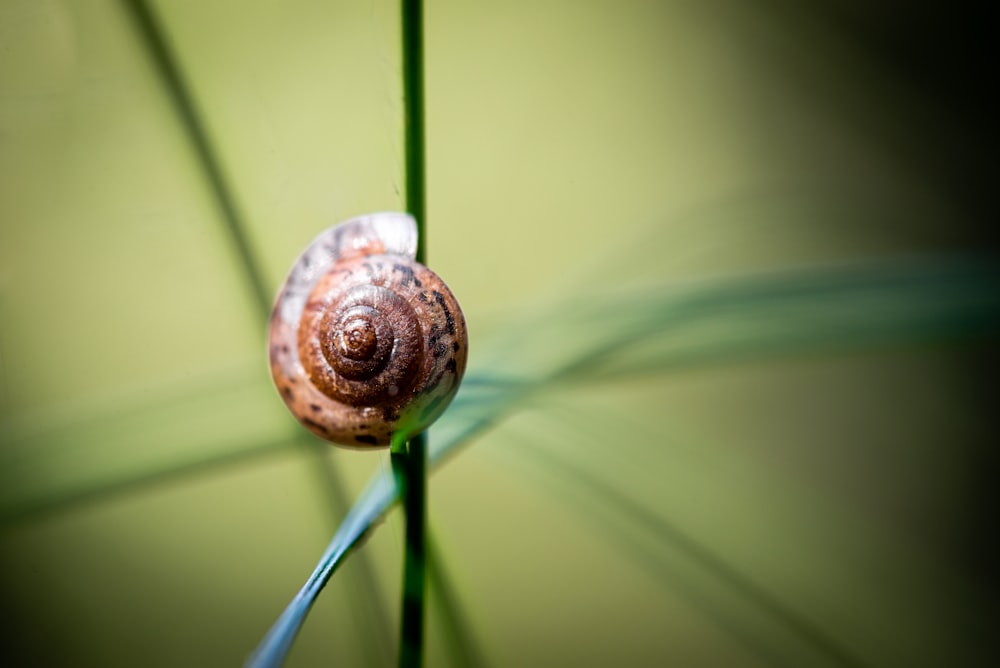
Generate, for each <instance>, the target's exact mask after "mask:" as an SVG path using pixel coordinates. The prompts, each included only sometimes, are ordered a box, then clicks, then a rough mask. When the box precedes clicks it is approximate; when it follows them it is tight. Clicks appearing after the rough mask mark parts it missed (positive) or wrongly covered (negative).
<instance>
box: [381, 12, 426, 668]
mask: <svg viewBox="0 0 1000 668" xmlns="http://www.w3.org/2000/svg"><path fill="white" fill-rule="evenodd" d="M401 14H402V20H403V135H404V139H403V143H404V144H405V146H406V158H405V169H406V175H405V178H406V211H407V212H408V213H409V214H410V215H411V216H413V217H414V219H416V221H417V262H420V263H421V264H424V263H426V262H427V259H426V258H427V254H426V248H427V238H426V231H427V226H426V217H427V202H426V198H425V196H426V192H427V184H426V171H425V170H426V153H425V145H424V38H423V31H424V17H423V3H422V1H421V0H402V6H401ZM390 458H391V460H392V470H393V472H394V474H395V475H396V479H397V481H398V482H399V486H400V488H401V490H402V494H401V496H402V499H403V511H404V513H405V514H406V553H405V557H404V564H403V610H402V615H401V617H402V620H401V631H400V643H399V665H400V667H401V668H411V667H415V666H422V665H423V658H424V652H423V647H424V608H425V607H426V604H425V598H426V596H425V591H426V588H427V585H426V553H425V548H426V546H425V544H424V531H425V524H426V522H427V439H426V437H425V436H424V435H423V434H420V435H418V436H416V437H414V438H412V439H410V441H409V449H408V450H407V447H406V444H405V443H404V442H402V441H400V442H398V443H397V442H393V444H392V450H391V454H390Z"/></svg>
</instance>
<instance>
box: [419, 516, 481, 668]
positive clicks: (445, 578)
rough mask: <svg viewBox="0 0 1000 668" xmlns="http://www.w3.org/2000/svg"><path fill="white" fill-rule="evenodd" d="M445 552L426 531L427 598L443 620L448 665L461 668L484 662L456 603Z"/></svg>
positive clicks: (476, 665)
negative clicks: (429, 593) (449, 662)
mask: <svg viewBox="0 0 1000 668" xmlns="http://www.w3.org/2000/svg"><path fill="white" fill-rule="evenodd" d="M449 572H450V571H449V569H448V567H447V566H446V565H445V560H444V554H443V551H442V550H441V545H440V543H439V542H438V541H437V540H436V539H435V538H434V532H432V531H428V532H427V583H428V586H429V587H430V592H431V596H430V601H431V603H435V604H436V606H435V607H436V608H437V610H438V611H439V613H440V617H441V622H442V627H443V628H442V635H444V637H445V640H446V642H447V647H448V650H449V652H450V653H451V665H453V666H462V667H463V668H482V667H483V666H485V665H486V662H485V661H484V660H483V654H482V652H481V651H480V650H479V647H478V646H477V644H476V642H475V638H474V637H473V634H472V630H471V629H470V628H469V625H468V624H467V623H466V615H465V613H464V611H463V610H462V606H461V605H460V604H459V599H458V595H457V594H456V592H455V587H454V585H453V583H452V582H451V578H450V577H449V575H448V573H449Z"/></svg>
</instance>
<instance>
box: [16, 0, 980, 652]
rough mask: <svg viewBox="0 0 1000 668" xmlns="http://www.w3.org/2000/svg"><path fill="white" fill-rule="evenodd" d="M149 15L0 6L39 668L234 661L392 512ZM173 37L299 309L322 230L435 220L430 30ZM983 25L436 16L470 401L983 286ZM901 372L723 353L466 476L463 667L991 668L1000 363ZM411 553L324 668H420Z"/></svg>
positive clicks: (957, 358)
mask: <svg viewBox="0 0 1000 668" xmlns="http://www.w3.org/2000/svg"><path fill="white" fill-rule="evenodd" d="M135 4H136V3H132V2H111V1H99V0H80V1H73V2H71V1H69V0H0V372H2V376H0V444H2V447H0V560H2V569H0V606H2V607H0V611H2V614H3V618H4V621H3V625H2V628H3V633H4V639H3V645H4V655H5V657H9V658H10V660H11V665H66V666H69V665H72V666H136V665H144V666H159V665H164V666H165V665H192V666H194V665H204V666H217V665H237V664H239V663H240V662H242V660H243V659H244V658H245V657H246V655H247V654H248V653H249V652H250V651H251V649H252V648H253V647H254V646H255V645H256V643H257V642H258V640H259V639H260V637H261V636H262V635H263V633H264V632H265V630H266V629H267V627H268V626H269V624H270V623H271V622H272V621H273V620H274V618H275V617H276V616H277V615H278V613H279V612H280V610H281V609H282V608H283V606H284V605H285V604H286V603H287V602H288V600H289V599H290V598H291V596H292V595H293V593H294V592H295V591H296V590H297V588H298V587H299V586H300V585H301V583H302V582H303V581H304V580H305V578H306V576H307V575H308V573H309V572H310V570H311V568H312V567H313V565H314V563H315V561H316V559H317V558H318V557H319V555H320V554H321V552H322V550H323V549H324V546H325V545H326V542H327V541H328V540H329V538H330V536H331V535H332V533H333V530H334V529H335V527H336V525H337V522H339V520H340V518H341V517H342V516H343V514H344V512H346V509H347V508H348V506H349V504H350V502H351V500H352V499H353V498H354V497H355V496H356V495H357V494H358V492H359V491H360V490H361V488H362V487H363V485H364V484H365V482H366V480H368V478H369V477H370V476H371V475H372V474H376V475H377V474H382V475H387V474H388V464H387V461H386V456H385V455H384V454H381V453H379V454H366V453H357V452H350V451H340V450H336V449H334V448H330V447H328V446H325V445H320V444H317V443H316V442H315V441H313V440H312V439H310V438H309V437H307V436H306V435H304V434H302V432H301V430H300V429H299V428H298V427H297V425H296V423H295V422H294V421H293V420H292V418H291V417H290V416H289V415H287V414H286V412H285V408H284V406H283V405H282V403H281V402H280V401H279V400H278V398H277V396H276V395H275V393H274V391H273V390H272V388H271V386H270V381H269V378H268V376H267V368H266V361H265V354H264V350H265V348H264V338H263V337H264V329H265V328H264V322H265V316H264V315H263V314H262V313H261V311H260V309H259V307H258V304H257V302H256V301H255V297H254V292H253V289H252V285H251V284H250V283H249V282H248V280H247V276H246V273H245V271H244V268H245V265H244V263H243V261H242V259H241V256H240V254H239V252H238V249H236V248H235V247H234V244H233V237H232V235H231V233H230V230H229V228H227V226H226V224H225V220H224V216H223V215H222V214H221V213H220V208H219V205H218V201H217V199H216V197H215V194H214V192H213V189H212V187H211V183H210V182H209V180H208V179H207V178H206V172H205V170H204V165H203V163H202V162H201V161H200V160H199V157H198V154H197V151H196V150H195V148H194V146H193V144H192V141H191V137H190V134H189V133H188V132H187V130H186V127H185V125H184V123H183V121H182V119H181V118H180V116H179V114H178V109H177V106H176V104H175V100H174V99H173V98H172V97H171V95H170V91H169V87H168V86H167V85H165V82H164V80H163V78H162V76H161V73H160V71H159V70H158V69H157V66H156V61H155V58H154V57H153V56H154V55H155V54H153V53H152V52H151V50H150V48H149V47H150V45H149V42H148V39H147V37H145V36H144V33H143V31H142V29H141V26H140V24H139V23H138V22H137V21H136V18H135V16H136V14H135V11H134V9H135ZM150 5H151V8H152V11H153V14H154V16H155V17H157V19H158V21H159V26H160V27H161V29H162V30H163V33H164V34H165V35H166V37H167V40H168V41H167V44H168V46H169V48H170V50H171V52H172V53H173V54H174V56H176V58H177V63H178V66H179V68H180V71H181V72H182V73H183V75H184V77H185V81H186V84H187V85H188V87H189V89H190V92H191V95H192V99H193V100H194V103H195V106H196V109H197V111H198V113H199V116H200V120H201V122H202V123H203V127H204V129H205V132H206V137H207V141H208V143H209V145H210V148H211V150H212V151H213V154H214V155H215V156H216V158H217V160H218V163H219V165H220V167H221V176H222V178H223V180H224V181H225V182H226V184H227V185H228V187H229V188H230V189H231V192H232V194H233V201H234V203H235V215H236V217H237V218H238V219H239V220H240V221H241V222H242V224H243V225H244V227H245V230H246V232H247V235H246V238H247V240H248V250H249V252H250V254H251V255H252V256H253V257H254V258H255V261H256V262H257V263H258V264H259V267H260V272H261V276H262V277H263V280H264V283H265V287H266V289H267V290H268V291H269V292H270V293H273V291H275V290H276V289H277V287H278V285H279V284H280V282H281V280H283V278H284V274H285V272H286V271H287V269H288V268H289V266H290V265H291V262H292V261H293V260H294V258H295V257H296V255H297V253H298V252H299V251H300V250H301V249H302V248H303V247H304V246H305V244H306V243H308V241H309V240H310V239H312V237H314V236H315V235H316V234H317V233H318V232H319V231H320V230H321V229H323V228H324V227H326V226H329V225H331V224H333V223H335V222H337V221H340V220H343V219H345V218H348V217H350V216H353V215H356V214H358V213H364V212H369V211H375V210H389V209H391V210H398V209H400V208H401V207H402V203H401V195H400V191H401V189H402V174H401V169H402V142H401V131H400V114H401V106H400V90H399V89H400V86H399V64H398V63H399V59H400V54H399V37H398V32H399V30H398V11H397V7H396V5H395V3H393V2H384V1H382V0H379V1H377V2H362V1H357V0H352V1H343V2H310V1H306V0H293V1H288V2H277V1H261V2H236V1H234V0H224V1H223V0H215V1H213V2H186V1H181V0H169V1H168V0H161V1H159V2H155V3H150ZM980 11H981V10H979V9H978V5H974V4H973V3H962V2H960V3H952V4H949V5H947V6H946V5H942V4H931V3H923V4H921V3H916V4H914V3H897V2H877V3H870V2H862V1H860V0H842V1H834V0H812V1H811V2H786V1H784V0H754V1H751V2H747V1H735V0H733V1H725V0H720V1H718V2H709V3H691V2H652V1H650V2H641V1H637V0H636V1H628V2H569V1H551V2H544V3H536V2H503V3H469V2H455V1H447V2H445V1H442V2H435V1H430V2H428V3H427V7H426V48H427V51H426V68H427V103H428V108H427V117H428V133H427V134H428V156H429V164H428V168H429V175H428V181H429V182H428V188H429V191H428V203H429V216H428V218H429V220H428V230H429V232H428V259H429V264H430V266H431V267H432V268H433V269H434V270H435V271H436V272H438V273H439V274H440V275H441V276H443V277H444V278H445V279H446V280H447V281H448V283H449V285H450V286H451V287H452V289H453V290H454V292H455V293H456V295H457V296H458V298H459V299H460V301H461V302H462V304H463V307H464V309H465V313H466V318H467V321H468V323H469V327H470V333H471V337H472V348H471V350H472V358H471V361H470V376H472V375H475V374H479V376H480V377H482V376H485V375H488V374H489V373H491V372H495V371H502V370H504V369H505V368H507V367H508V366H514V367H516V366H517V363H516V359H518V358H519V357H521V356H522V353H523V358H524V359H531V355H532V354H538V352H537V351H535V352H532V351H529V350H524V351H522V350H519V348H518V346H517V345H512V344H511V343H510V342H511V341H514V342H515V343H516V342H518V341H520V342H521V344H522V345H523V346H529V345H530V344H531V340H532V334H533V333H534V332H536V331H542V330H547V329H551V328H552V324H553V322H555V323H556V325H558V322H559V321H560V319H561V318H563V316H564V314H565V311H562V310H560V308H561V307H560V305H564V304H570V303H585V302H586V298H587V297H588V295H590V294H592V292H593V291H597V292H601V293H605V292H607V291H608V290H620V291H622V293H623V294H626V295H638V294H642V290H645V289H648V287H649V286H651V285H652V286H661V285H671V286H684V285H688V284H691V283H693V282H697V281H699V280H702V279H708V278H711V279H713V280H732V281H733V282H734V284H737V285H738V284H740V282H741V281H742V280H743V279H742V278H740V277H742V276H745V275H748V274H759V273H761V272H764V273H767V272H774V271H778V270H781V271H793V270H797V269H800V268H806V267H812V266H825V265H831V264H833V265H839V263H850V262H858V261H865V262H868V263H872V262H874V263H876V264H878V263H882V262H884V263H885V264H886V265H887V266H888V265H891V263H892V262H895V261H896V260H897V259H898V258H904V257H905V258H913V257H925V256H927V255H928V254H947V255H949V256H951V257H955V256H957V257H963V258H964V257H968V256H970V255H975V256H977V257H979V258H982V257H986V258H987V260H989V258H990V257H992V255H991V253H992V252H993V251H995V244H994V243H993V239H992V235H991V234H990V232H989V225H990V224H992V223H993V222H995V219H996V218H995V156H996V153H995V144H994V142H993V139H994V132H995V128H994V125H995V118H996V117H997V114H996V111H997V110H996V106H995V103H993V102H990V101H989V100H988V96H987V94H986V93H987V89H988V88H989V86H988V85H987V82H988V81H989V80H990V78H989V77H990V76H991V74H990V73H989V59H988V58H987V55H988V53H989V52H990V51H992V50H993V46H992V45H993V44H995V41H994V40H995V38H996V30H995V23H993V22H991V21H990V20H988V19H987V18H986V17H985V15H981V14H980ZM956 254H957V255H956ZM864 308H866V305H864V304H858V305H857V309H859V310H860V312H862V313H863V312H864V311H863V309H864ZM567 329H568V331H567V332H565V333H564V334H563V336H566V337H568V339H569V340H571V341H572V340H573V337H574V336H576V335H578V334H579V335H580V336H584V334H585V333H583V332H577V331H575V330H574V329H572V328H567ZM742 334H743V333H742V332H741V331H729V332H726V336H728V337H731V338H732V337H735V338H737V339H738V338H739V337H740V336H741V335H742ZM901 338H902V339H905V341H903V342H902V343H901V344H899V345H893V344H892V342H891V341H890V342H888V343H886V342H882V344H880V345H878V346H858V345H853V344H852V342H850V341H841V340H839V338H838V334H837V332H836V331H834V330H832V331H831V332H830V336H829V341H827V342H826V343H827V344H828V345H827V346H825V347H826V348H829V350H824V349H823V348H822V347H821V348H820V349H818V350H817V349H816V348H813V349H811V351H810V352H809V353H808V354H794V355H793V354H791V353H792V352H793V351H788V353H789V354H782V351H781V350H778V351H771V353H770V354H768V355H763V356H760V357H759V358H754V357H753V356H750V357H749V358H742V359H738V360H735V361H734V360H730V359H727V358H726V357H725V356H724V355H719V356H718V357H717V358H713V357H712V354H711V350H712V347H711V346H708V350H707V353H706V354H705V355H703V356H702V358H700V360H701V361H700V362H699V363H696V364H691V365H689V366H683V365H682V366H681V367H680V368H677V369H668V370H659V371H657V372H655V373H653V372H651V373H632V374H619V375H614V374H612V375H611V376H609V378H608V379H605V380H603V381H601V382H586V383H584V382H579V383H574V382H567V383H562V384H560V385H559V386H558V387H553V388H551V389H550V391H548V392H544V393H541V394H539V395H537V396H534V397H533V398H532V400H531V401H530V402H528V403H527V404H525V405H522V406H520V410H518V411H517V412H516V413H514V414H513V415H510V416H508V415H506V414H505V415H503V416H498V419H497V421H496V424H495V425H494V427H493V428H492V429H491V430H489V431H488V432H486V433H483V434H481V435H479V437H478V438H477V439H476V440H475V442H474V443H472V444H471V447H468V448H465V449H463V450H462V451H461V452H460V454H458V456H455V457H451V458H449V459H448V460H447V461H446V462H445V464H444V465H443V466H442V467H441V468H440V470H438V471H437V472H436V473H435V474H434V476H433V478H432V484H431V487H430V517H431V528H432V531H433V540H434V548H435V550H434V551H435V554H436V555H437V560H436V563H437V567H438V573H439V577H444V578H445V580H446V582H445V583H444V587H443V588H442V587H441V586H438V585H439V584H440V583H438V584H436V585H435V587H434V588H432V591H431V600H430V614H431V618H430V619H431V622H430V630H429V633H428V639H427V640H428V663H429V665H449V664H452V665H462V664H463V662H465V661H468V660H470V657H472V658H475V659H476V660H477V661H479V662H480V663H482V664H483V665H487V666H514V665H517V666H548V665H575V666H589V665H635V666H644V665H648V666H658V665H683V666H758V665H762V666H763V665H794V666H805V665H869V666H938V665H942V666H943V665H974V664H976V663H979V662H981V663H983V665H986V664H987V663H988V657H987V655H986V649H987V647H989V645H990V643H989V641H988V639H989V636H990V635H991V634H992V632H993V631H992V629H993V628H995V627H994V626H993V622H994V620H995V617H994V613H995V607H996V602H995V601H996V594H997V590H996V579H995V577H994V576H993V574H992V568H993V565H994V560H995V557H996V549H995V529H994V527H993V522H992V515H991V512H990V511H989V510H988V508H989V507H990V505H991V501H994V500H995V499H993V496H994V493H993V492H992V491H991V488H992V483H993V474H994V472H995V464H996V454H995V452H994V451H993V449H992V445H993V443H994V441H995V431H994V430H993V425H992V424H991V420H990V412H991V410H993V409H995V391H994V389H993V387H994V384H995V381H994V380H993V378H994V376H993V371H994V370H995V368H996V367H995V360H996V349H995V338H989V337H986V338H984V337H983V336H981V335H977V336H976V337H966V336H959V337H955V336H936V335H935V333H934V332H928V333H926V336H925V335H923V333H918V335H917V336H914V337H901ZM498 342H504V343H503V344H502V345H501V343H498ZM841 344H843V345H841ZM543 352H544V351H543ZM500 418H502V419H500ZM433 434H434V432H433V430H432V431H431V439H432V440H433V438H434V435H433ZM401 524H402V523H401V517H400V515H399V512H398V510H396V511H393V513H391V514H390V515H389V516H388V517H387V520H386V522H385V523H384V524H383V525H382V526H380V527H378V528H377V530H376V531H374V532H373V533H372V534H371V537H370V538H369V539H368V541H367V542H366V543H365V545H364V547H363V548H362V549H361V551H359V552H357V553H355V554H353V555H352V556H351V558H350V559H348V561H347V563H346V564H345V565H344V566H343V568H342V569H341V570H340V571H338V572H337V573H336V574H335V576H334V578H333V580H332V582H331V584H330V585H329V587H328V588H327V590H326V591H325V592H324V595H323V596H322V597H321V598H320V601H319V603H318V604H317V606H316V607H315V609H314V610H313V613H312V616H311V617H310V619H309V621H308V622H307V624H306V626H305V628H304V630H303V632H302V634H301V636H300V638H299V640H298V643H297V645H296V647H295V649H294V650H293V653H292V655H291V658H290V661H289V665H293V666H296V665H297V666H313V665H391V664H392V663H393V661H394V657H395V644H396V639H397V633H396V620H397V618H398V610H397V607H398V597H399V583H400V574H401V569H402V565H401V554H402V540H401ZM650 527H654V529H652V530H651V529H650Z"/></svg>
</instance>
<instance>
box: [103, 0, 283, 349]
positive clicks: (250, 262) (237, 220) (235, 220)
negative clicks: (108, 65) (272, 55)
mask: <svg viewBox="0 0 1000 668" xmlns="http://www.w3.org/2000/svg"><path fill="white" fill-rule="evenodd" d="M122 5H123V6H124V7H125V9H126V11H127V12H128V14H129V16H130V17H131V18H132V21H133V23H134V24H135V28H136V31H137V32H138V33H139V37H140V39H141V42H142V44H143V46H144V47H145V48H146V51H147V53H148V55H149V58H150V60H151V61H152V63H153V66H154V67H155V68H156V72H157V74H158V75H159V77H160V80H161V81H162V82H163V85H164V87H165V88H166V91H167V95H168V96H169V98H170V101H171V102H172V103H173V106H174V110H175V111H176V112H177V116H178V118H179V119H180V122H181V125H182V126H183V128H184V132H185V133H186V134H187V137H188V139H189V141H190V142H191V148H192V149H193V150H194V153H195V157H196V158H197V161H198V165H199V166H200V167H201V170H202V174H203V175H204V177H205V181H206V182H207V184H208V186H209V189H210V190H211V192H212V196H213V198H214V199H215V202H216V205H217V206H218V207H219V213H220V220H221V221H222V223H223V224H224V226H225V231H226V234H227V235H228V237H229V241H230V243H231V244H232V246H233V250H234V251H235V253H236V257H237V260H238V261H239V264H240V268H241V269H242V272H243V275H244V278H245V279H246V282H247V285H248V287H249V288H250V293H251V297H252V298H253V301H254V306H255V307H256V309H257V315H258V317H260V319H261V322H263V321H264V320H266V319H267V316H268V313H269V312H270V310H271V301H272V300H271V295H270V292H269V290H268V289H267V287H266V284H265V281H264V274H263V272H262V271H261V269H260V265H259V264H258V262H257V259H256V257H255V256H254V253H253V251H252V249H251V247H250V239H249V237H248V235H247V232H246V226H245V224H244V222H243V219H242V216H241V215H240V213H239V207H238V206H237V204H236V198H235V197H234V196H233V192H232V188H231V187H230V185H229V183H228V181H227V180H226V177H225V173H224V171H223V169H222V162H221V161H220V160H219V158H218V157H217V155H218V153H217V151H216V150H215V147H214V146H212V142H211V139H210V138H209V133H208V130H207V129H206V126H205V122H204V120H203V118H202V115H201V113H200V112H199V111H198V107H197V105H196V104H195V100H194V96H193V95H192V94H191V88H190V86H189V85H188V83H187V80H186V79H185V77H184V74H183V72H182V71H181V68H180V65H178V60H177V58H176V56H175V55H174V53H173V51H172V50H171V47H170V44H169V41H168V39H167V37H166V33H165V32H164V30H163V28H162V24H161V22H160V20H159V18H158V17H157V16H156V14H155V12H154V11H153V10H152V8H151V7H150V6H149V3H147V2H145V1H144V0H122ZM263 331H264V330H263V327H262V328H261V332H262V333H263Z"/></svg>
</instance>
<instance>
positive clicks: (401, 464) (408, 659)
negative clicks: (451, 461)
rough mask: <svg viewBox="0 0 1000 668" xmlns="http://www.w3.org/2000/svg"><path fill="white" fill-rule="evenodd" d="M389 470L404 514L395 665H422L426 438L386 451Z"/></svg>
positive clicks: (419, 436) (419, 438)
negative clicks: (400, 606)
mask: <svg viewBox="0 0 1000 668" xmlns="http://www.w3.org/2000/svg"><path fill="white" fill-rule="evenodd" d="M389 456H390V459H391V461H392V470H393V473H394V474H395V476H396V480H397V483H398V485H399V487H400V489H401V497H402V500H403V510H404V512H405V513H406V541H405V542H406V547H405V559H404V565H403V609H402V615H401V617H402V623H401V631H400V642H399V665H400V667H401V668H410V667H417V666H421V665H423V644H424V608H425V607H426V606H425V603H424V601H425V599H426V596H425V592H426V589H427V585H426V575H427V573H426V565H427V553H426V549H427V546H426V543H425V541H424V536H425V525H426V522H427V439H426V438H425V437H424V435H423V434H420V435H418V436H415V437H414V438H412V439H410V442H409V450H408V451H407V446H406V445H405V444H404V443H403V441H402V439H400V440H399V441H398V442H394V443H393V446H392V450H391V451H390V455H389Z"/></svg>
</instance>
